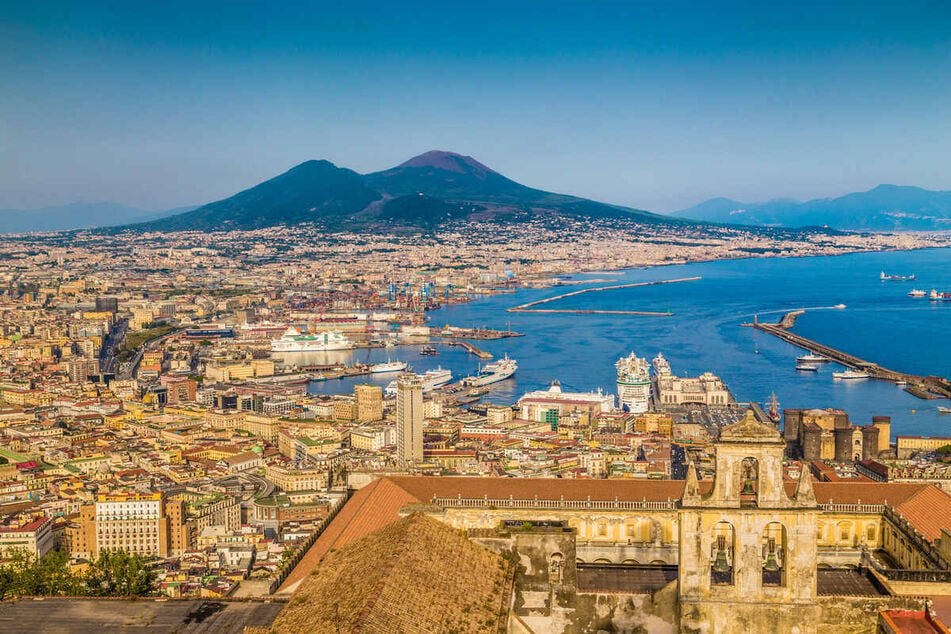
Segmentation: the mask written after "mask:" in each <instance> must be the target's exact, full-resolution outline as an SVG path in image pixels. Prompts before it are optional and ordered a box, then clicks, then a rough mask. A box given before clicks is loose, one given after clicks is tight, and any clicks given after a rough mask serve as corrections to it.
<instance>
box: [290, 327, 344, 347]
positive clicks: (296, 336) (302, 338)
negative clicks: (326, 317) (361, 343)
mask: <svg viewBox="0 0 951 634" xmlns="http://www.w3.org/2000/svg"><path fill="white" fill-rule="evenodd" d="M351 349H353V342H352V341H350V340H349V339H347V338H346V337H345V336H343V335H342V334H340V333H339V332H337V331H336V330H328V331H326V332H319V333H316V334H313V335H304V334H301V332H300V331H299V330H298V329H297V328H294V327H293V326H291V327H290V328H288V329H287V330H286V331H285V332H284V334H283V335H281V338H280V339H274V340H273V341H271V351H272V352H326V351H328V350H351Z"/></svg>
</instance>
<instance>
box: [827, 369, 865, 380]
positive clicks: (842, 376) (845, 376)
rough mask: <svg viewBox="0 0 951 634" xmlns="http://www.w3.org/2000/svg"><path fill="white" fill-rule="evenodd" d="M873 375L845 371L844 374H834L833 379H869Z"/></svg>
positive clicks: (856, 371)
mask: <svg viewBox="0 0 951 634" xmlns="http://www.w3.org/2000/svg"><path fill="white" fill-rule="evenodd" d="M870 376H871V375H870V374H869V373H868V372H860V371H859V370H845V371H844V372H833V373H832V378H833V379H844V380H850V379H867V378H869V377H870Z"/></svg>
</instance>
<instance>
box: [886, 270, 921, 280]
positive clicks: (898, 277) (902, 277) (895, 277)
mask: <svg viewBox="0 0 951 634" xmlns="http://www.w3.org/2000/svg"><path fill="white" fill-rule="evenodd" d="M879 279H880V280H882V281H888V282H914V281H915V276H914V274H912V275H886V274H885V271H882V273H881V275H879Z"/></svg>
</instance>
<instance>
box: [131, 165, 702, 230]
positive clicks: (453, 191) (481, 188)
mask: <svg viewBox="0 0 951 634" xmlns="http://www.w3.org/2000/svg"><path fill="white" fill-rule="evenodd" d="M566 216H567V217H575V218H579V217H587V218H593V219H601V218H617V219H627V220H630V221H633V222H642V223H651V224H678V223H682V222H685V221H678V220H676V219H672V218H670V217H666V216H661V215H658V214H653V213H650V212H647V211H642V210H639V209H631V208H628V207H621V206H618V205H609V204H605V203H599V202H596V201H593V200H588V199H585V198H578V197H576V196H567V195H564V194H554V193H551V192H546V191H542V190H539V189H532V188H531V187H526V186H525V185H521V184H519V183H516V182H515V181H513V180H511V179H508V178H506V177H505V176H502V175H501V174H499V173H498V172H495V171H493V170H491V169H489V168H488V167H486V166H485V165H483V164H482V163H480V162H479V161H477V160H475V159H473V158H472V157H469V156H462V155H461V154H455V153H452V152H442V151H431V152H426V153H425V154H421V155H419V156H416V157H414V158H411V159H410V160H408V161H406V162H405V163H402V164H401V165H398V166H396V167H394V168H391V169H388V170H384V171H382V172H374V173H371V174H358V173H357V172H354V171H353V170H349V169H346V168H342V167H337V166H336V165H334V164H333V163H331V162H329V161H306V162H304V163H301V164H300V165H297V166H296V167H293V168H291V169H290V170H288V171H286V172H284V173H283V174H281V175H279V176H275V177H274V178H272V179H270V180H267V181H264V182H263V183H260V184H259V185H255V186H254V187H252V188H250V189H246V190H244V191H242V192H239V193H237V194H235V195H234V196H231V197H230V198H225V199H224V200H219V201H216V202H213V203H208V204H207V205H203V206H201V207H199V208H197V209H194V210H192V211H189V212H186V213H182V214H178V215H175V216H170V217H167V218H162V219H161V220H157V221H152V222H145V223H139V224H135V225H127V226H126V227H123V228H122V229H132V230H142V231H186V230H197V231H228V230H249V229H260V228H263V227H271V226H275V225H283V224H286V225H294V224H301V223H315V224H318V225H321V226H324V227H327V228H328V229H335V230H336V229H360V228H371V227H381V226H387V225H389V226H393V227H407V228H419V229H431V228H433V227H436V226H438V225H441V224H443V223H445V222H448V221H452V220H499V221H512V222H518V221H523V220H529V219H536V218H546V217H547V218H556V217H566ZM686 222H689V221H686Z"/></svg>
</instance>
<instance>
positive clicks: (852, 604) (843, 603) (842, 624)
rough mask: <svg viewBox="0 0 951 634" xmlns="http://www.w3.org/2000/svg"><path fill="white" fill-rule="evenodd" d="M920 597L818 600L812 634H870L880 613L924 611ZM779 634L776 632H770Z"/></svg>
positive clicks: (875, 629)
mask: <svg viewBox="0 0 951 634" xmlns="http://www.w3.org/2000/svg"><path fill="white" fill-rule="evenodd" d="M925 602H926V600H925V599H924V598H923V597H841V596H826V597H819V598H818V599H817V601H816V603H817V604H818V606H819V609H820V610H821V612H820V615H819V621H818V627H817V628H816V630H815V631H816V634H874V633H875V632H876V631H877V627H878V613H879V611H881V610H918V611H922V610H924V609H925ZM774 631H779V630H774Z"/></svg>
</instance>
